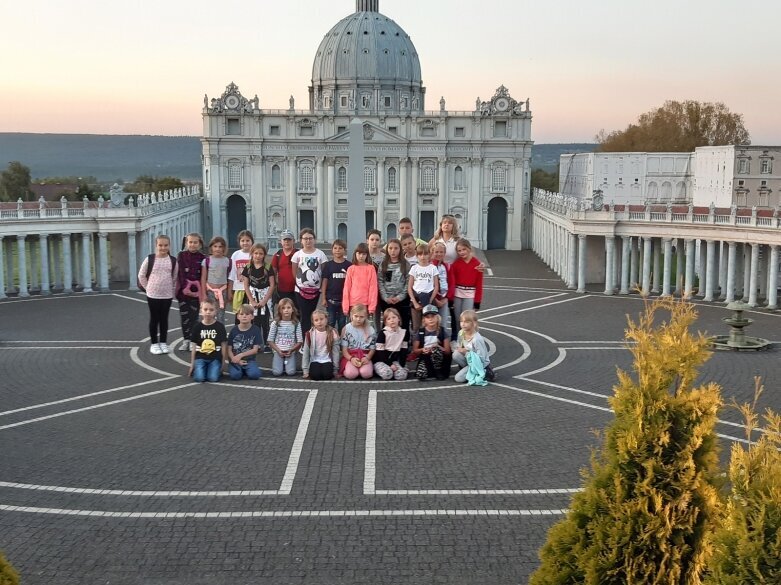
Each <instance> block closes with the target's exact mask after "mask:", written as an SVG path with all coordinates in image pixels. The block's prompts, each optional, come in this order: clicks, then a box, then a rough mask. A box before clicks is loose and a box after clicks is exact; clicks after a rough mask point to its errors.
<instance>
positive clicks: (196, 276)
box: [176, 233, 206, 351]
mask: <svg viewBox="0 0 781 585" xmlns="http://www.w3.org/2000/svg"><path fill="white" fill-rule="evenodd" d="M183 247H184V250H182V251H181V252H179V255H178V256H177V258H176V274H177V280H176V300H177V301H179V318H180V319H181V322H182V339H183V341H182V345H180V346H179V351H190V334H191V333H192V329H193V325H195V324H196V323H197V322H198V310H199V309H200V304H199V300H200V298H201V264H202V263H203V261H204V260H205V259H206V256H204V255H203V252H201V249H202V248H203V238H202V237H201V234H197V233H191V234H187V235H186V236H185V237H184V246H183Z"/></svg>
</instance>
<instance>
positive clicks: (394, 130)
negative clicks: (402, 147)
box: [388, 126, 399, 134]
mask: <svg viewBox="0 0 781 585" xmlns="http://www.w3.org/2000/svg"><path fill="white" fill-rule="evenodd" d="M388 132H391V133H393V134H398V133H399V127H398V126H388Z"/></svg>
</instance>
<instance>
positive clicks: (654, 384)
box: [530, 300, 721, 585]
mask: <svg viewBox="0 0 781 585" xmlns="http://www.w3.org/2000/svg"><path fill="white" fill-rule="evenodd" d="M662 311H669V320H668V321H667V322H661V323H660V324H658V325H657V324H656V323H658V322H659V321H660V320H661V318H662V315H660V313H662ZM695 317H696V313H695V311H694V308H693V306H692V305H691V304H689V303H686V302H683V301H681V302H675V301H672V300H667V301H658V302H656V303H653V304H652V305H650V306H649V308H647V309H646V311H645V313H644V314H643V315H642V316H641V317H640V320H639V322H638V323H637V324H635V323H633V322H631V321H630V323H629V328H628V330H627V334H626V337H627V340H628V341H630V342H635V344H634V345H633V346H632V347H631V351H632V355H633V358H634V365H633V370H634V378H633V377H632V376H630V374H628V373H626V372H623V371H620V370H619V372H618V385H617V386H615V388H614V395H613V396H612V397H611V399H610V404H611V406H612V408H613V411H614V412H615V418H614V420H613V421H612V422H611V423H610V424H609V425H608V427H607V429H606V431H605V433H604V439H603V446H602V448H601V451H600V452H599V453H594V455H593V456H592V461H591V469H590V471H584V483H585V485H584V489H583V491H582V492H580V493H578V494H576V495H575V496H574V497H573V500H572V503H571V506H570V511H569V513H568V514H567V517H566V518H565V519H564V520H562V521H561V522H559V523H558V524H556V525H554V526H553V527H552V528H551V530H550V531H549V533H548V539H547V542H546V543H545V545H544V546H543V548H542V550H541V551H540V559H541V561H542V564H541V566H540V568H539V569H538V570H537V571H536V572H535V573H534V574H533V575H532V578H531V580H530V584H531V585H553V584H555V585H564V584H567V585H574V584H582V585H619V584H621V585H626V584H641V583H642V584H646V583H649V584H650V583H653V584H654V585H695V584H699V583H701V578H702V575H703V573H704V571H705V566H706V563H707V561H708V559H709V557H710V554H711V542H710V538H711V536H712V534H713V532H714V530H715V528H716V524H717V521H718V513H719V492H718V484H717V477H718V475H719V467H718V451H717V445H716V432H715V425H716V417H717V414H718V410H719V407H720V405H721V398H720V392H719V387H718V385H716V384H714V383H711V384H706V385H704V386H700V387H694V381H695V379H696V378H697V375H698V372H697V370H698V368H699V366H701V365H702V364H703V363H704V362H705V361H706V360H707V358H708V357H709V355H710V352H709V351H708V347H709V345H710V341H709V339H708V338H706V337H705V336H703V335H702V334H693V333H692V331H691V326H692V324H693V322H694V319H695Z"/></svg>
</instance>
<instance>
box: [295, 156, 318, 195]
mask: <svg viewBox="0 0 781 585" xmlns="http://www.w3.org/2000/svg"><path fill="white" fill-rule="evenodd" d="M298 190H299V191H300V192H302V193H311V192H313V191H314V190H315V171H314V169H313V168H312V165H311V164H309V163H303V164H302V165H301V166H300V167H298Z"/></svg>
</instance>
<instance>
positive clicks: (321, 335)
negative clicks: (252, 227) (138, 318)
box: [138, 216, 493, 385]
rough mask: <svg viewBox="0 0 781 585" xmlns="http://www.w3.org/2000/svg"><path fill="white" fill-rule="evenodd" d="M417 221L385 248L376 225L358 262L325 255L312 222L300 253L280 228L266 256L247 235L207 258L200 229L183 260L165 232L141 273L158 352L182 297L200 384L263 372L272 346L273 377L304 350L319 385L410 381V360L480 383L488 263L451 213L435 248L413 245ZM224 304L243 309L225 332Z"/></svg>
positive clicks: (425, 374) (418, 370)
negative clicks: (261, 361) (262, 356)
mask: <svg viewBox="0 0 781 585" xmlns="http://www.w3.org/2000/svg"><path fill="white" fill-rule="evenodd" d="M446 224H447V225H446ZM407 226H408V229H404V228H407ZM411 228H412V224H411V222H410V221H409V220H407V219H406V218H405V220H402V221H401V222H400V224H399V231H400V232H401V234H400V235H401V239H395V238H394V239H391V240H390V241H389V242H388V243H387V245H386V246H385V247H384V248H383V247H382V246H381V238H380V232H379V231H377V230H371V231H370V232H369V234H368V236H367V243H361V244H358V246H356V248H355V251H354V253H353V256H352V261H349V260H347V259H346V257H345V254H346V247H347V246H346V243H345V242H344V241H342V240H335V241H334V242H333V245H332V249H331V251H332V254H333V259H332V260H328V258H327V257H326V255H325V254H324V253H323V251H322V250H320V249H318V248H317V247H316V245H315V234H314V231H313V230H311V229H309V228H305V229H303V230H301V233H300V235H299V237H300V241H301V244H302V247H301V249H299V250H296V249H295V246H294V237H293V234H292V232H290V231H289V230H283V231H282V233H281V235H280V240H281V244H282V247H281V249H280V250H278V251H277V252H276V253H275V254H274V256H273V258H272V259H271V261H270V262H269V261H268V259H267V250H266V247H265V246H263V245H262V244H255V243H254V240H253V236H252V234H251V233H250V232H249V231H246V230H244V231H242V232H240V233H239V234H238V238H237V239H238V244H239V249H238V250H236V251H235V252H234V253H233V255H232V256H231V257H230V258H229V257H227V242H226V241H225V239H224V238H222V237H219V236H216V237H214V238H212V240H211V241H210V242H209V245H208V251H209V255H208V256H207V255H205V254H204V253H203V252H202V249H203V240H202V238H201V236H200V235H199V234H195V233H193V234H188V235H187V236H186V237H185V239H184V242H183V250H182V251H181V252H180V253H179V254H178V256H177V257H176V258H174V257H173V256H171V255H170V240H169V238H168V237H166V236H159V237H158V238H157V240H156V247H155V253H154V254H151V255H150V256H148V257H147V258H146V259H145V260H144V262H143V263H142V265H141V267H140V269H139V273H138V279H139V284H140V286H141V287H142V288H144V289H145V290H146V293H147V302H148V305H149V311H150V322H149V331H150V340H151V343H152V346H151V352H152V353H153V354H162V353H169V352H170V351H171V350H170V348H169V347H168V345H167V343H166V339H167V337H166V334H167V330H168V321H167V316H168V311H169V310H170V307H171V303H172V300H173V299H174V298H176V299H177V301H178V302H179V310H180V315H181V323H182V332H183V334H184V338H183V339H184V341H183V342H182V344H181V346H180V347H179V349H180V350H182V351H187V350H189V351H190V354H191V363H190V371H189V374H190V375H191V376H193V378H194V379H195V380H196V381H199V382H203V381H210V382H214V381H217V380H218V379H219V378H220V376H221V374H222V369H223V364H224V363H227V364H228V374H229V376H230V377H231V379H234V380H239V379H241V378H242V377H245V376H246V377H247V378H249V379H253V380H255V379H258V378H259V377H260V375H261V373H260V369H259V368H258V365H257V361H256V358H257V355H258V353H261V352H262V351H264V350H265V351H270V352H271V353H273V357H272V373H273V375H275V376H280V375H282V374H286V375H288V376H292V375H295V374H296V372H297V369H298V363H297V362H298V358H297V356H298V355H299V354H300V355H301V369H302V370H303V376H304V378H309V379H312V380H330V379H333V378H341V377H344V378H346V379H356V378H363V379H368V378H372V377H373V376H374V375H377V376H378V377H380V378H381V379H383V380H391V379H394V380H406V379H407V377H408V376H410V367H409V366H410V364H411V362H415V361H417V365H416V367H415V369H414V373H413V374H412V375H414V376H415V377H416V378H417V379H419V380H427V379H429V378H437V379H439V380H444V379H446V378H448V377H449V376H450V369H451V362H455V363H456V364H457V365H458V366H459V367H460V369H459V371H458V373H457V374H456V376H455V379H456V381H457V382H468V383H470V384H480V385H483V384H485V383H486V382H485V380H492V379H493V370H492V368H491V366H490V359H489V352H488V346H487V344H486V342H485V339H484V338H483V337H482V336H481V335H480V333H479V332H478V322H477V314H476V312H475V311H476V310H477V309H479V308H480V301H481V299H482V264H480V262H479V261H478V260H477V259H475V258H474V256H473V254H472V247H471V245H470V243H469V242H468V241H467V240H465V239H462V238H459V237H458V232H457V228H456V222H455V219H454V218H452V217H450V216H446V217H444V218H443V220H442V223H441V224H440V229H438V230H437V233H436V234H435V237H434V239H433V240H432V242H431V243H430V244H425V243H421V241H420V240H416V239H415V237H414V236H413V235H412V233H411V232H412V229H411ZM448 257H450V261H448ZM228 306H231V307H232V308H233V312H234V313H235V316H236V322H235V326H234V327H233V328H232V329H231V331H230V334H228V333H227V330H226V328H225V311H226V308H227V307H228ZM448 316H449V317H450V319H451V323H450V325H451V327H450V333H449V334H448V331H447V330H446V328H445V326H444V324H445V321H446V320H447V317H448ZM199 317H200V320H199ZM410 325H411V326H412V329H411V330H410Z"/></svg>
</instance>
